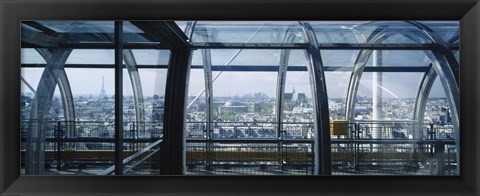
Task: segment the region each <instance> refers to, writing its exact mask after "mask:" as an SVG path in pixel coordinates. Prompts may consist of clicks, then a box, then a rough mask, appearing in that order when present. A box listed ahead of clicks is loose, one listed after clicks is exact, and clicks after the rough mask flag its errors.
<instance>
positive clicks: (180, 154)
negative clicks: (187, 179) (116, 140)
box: [131, 21, 191, 175]
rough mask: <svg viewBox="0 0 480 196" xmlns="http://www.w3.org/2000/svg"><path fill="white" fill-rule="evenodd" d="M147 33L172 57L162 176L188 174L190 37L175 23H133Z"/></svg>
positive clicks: (162, 150)
mask: <svg viewBox="0 0 480 196" xmlns="http://www.w3.org/2000/svg"><path fill="white" fill-rule="evenodd" d="M131 23H132V24H134V25H135V26H137V27H138V28H140V29H141V30H143V31H144V32H145V34H146V35H147V36H149V37H151V38H152V39H154V40H155V41H159V42H160V43H162V44H165V45H166V46H167V47H169V48H170V50H171V52H172V53H171V54H172V56H171V57H170V59H171V61H170V65H169V68H168V71H167V84H166V87H165V115H164V116H165V119H164V128H163V142H162V143H161V147H160V157H161V160H162V161H161V162H160V174H162V175H183V174H184V173H185V134H184V132H185V130H184V125H185V100H186V98H187V97H186V89H185V88H186V84H187V80H188V78H187V76H188V75H189V73H188V72H189V69H188V65H189V62H190V54H191V51H190V48H189V45H188V43H187V39H188V38H187V36H185V35H184V33H183V32H182V31H181V30H180V29H179V28H178V26H177V25H176V24H175V23H174V22H173V21H158V22H153V21H131Z"/></svg>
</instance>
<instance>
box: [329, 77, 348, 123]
mask: <svg viewBox="0 0 480 196" xmlns="http://www.w3.org/2000/svg"><path fill="white" fill-rule="evenodd" d="M351 75H352V73H351V72H325V82H326V85H327V94H328V107H329V109H330V119H331V120H345V117H346V113H345V112H346V107H345V104H346V99H347V92H348V84H349V82H350V77H351Z"/></svg>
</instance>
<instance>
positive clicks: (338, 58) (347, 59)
mask: <svg viewBox="0 0 480 196" xmlns="http://www.w3.org/2000/svg"><path fill="white" fill-rule="evenodd" d="M359 52H360V51H359V50H320V54H321V55H322V62H323V66H332V67H353V65H354V64H355V61H356V59H357V55H358V53H359Z"/></svg>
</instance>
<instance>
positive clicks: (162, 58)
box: [132, 49, 170, 65]
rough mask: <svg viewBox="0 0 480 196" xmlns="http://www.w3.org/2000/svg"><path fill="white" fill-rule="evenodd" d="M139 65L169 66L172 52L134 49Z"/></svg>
mask: <svg viewBox="0 0 480 196" xmlns="http://www.w3.org/2000/svg"><path fill="white" fill-rule="evenodd" d="M132 53H133V55H134V57H135V61H136V63H137V65H168V64H169V61H170V50H155V49H132Z"/></svg>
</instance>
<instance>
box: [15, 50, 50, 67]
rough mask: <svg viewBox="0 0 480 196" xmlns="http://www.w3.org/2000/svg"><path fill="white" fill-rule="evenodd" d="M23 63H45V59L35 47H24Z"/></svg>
mask: <svg viewBox="0 0 480 196" xmlns="http://www.w3.org/2000/svg"><path fill="white" fill-rule="evenodd" d="M21 63H22V64H45V63H47V62H46V61H45V59H43V57H42V56H41V55H40V54H39V53H38V52H37V51H36V50H35V49H33V48H22V51H21Z"/></svg>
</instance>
